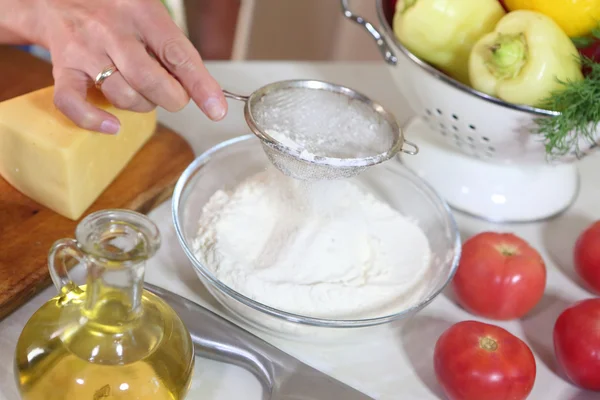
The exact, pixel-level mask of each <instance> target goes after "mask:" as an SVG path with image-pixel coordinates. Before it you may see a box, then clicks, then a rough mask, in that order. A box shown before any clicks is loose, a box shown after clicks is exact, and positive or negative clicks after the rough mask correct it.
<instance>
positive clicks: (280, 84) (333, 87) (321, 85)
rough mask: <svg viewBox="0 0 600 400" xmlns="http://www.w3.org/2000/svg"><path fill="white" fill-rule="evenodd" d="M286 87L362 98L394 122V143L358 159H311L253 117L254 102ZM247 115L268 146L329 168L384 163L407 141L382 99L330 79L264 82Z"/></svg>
mask: <svg viewBox="0 0 600 400" xmlns="http://www.w3.org/2000/svg"><path fill="white" fill-rule="evenodd" d="M285 89H308V90H327V91H329V92H334V93H340V94H342V95H345V96H348V97H349V98H351V99H352V100H358V101H360V102H362V103H364V104H366V105H368V106H370V107H371V108H372V109H373V110H374V112H376V113H377V114H379V115H380V116H381V117H383V118H384V119H385V121H386V122H387V123H389V124H390V126H391V128H392V130H393V131H394V132H396V133H397V134H396V137H395V138H394V142H393V143H392V146H390V148H389V149H388V150H386V151H385V152H382V153H378V154H375V155H372V156H368V157H356V158H339V157H326V156H318V155H315V154H311V156H310V158H307V157H306V156H305V155H304V154H303V152H302V151H301V150H298V149H297V148H292V147H288V146H286V145H284V144H282V143H281V142H279V141H278V140H276V139H274V138H273V137H272V136H270V135H269V134H268V133H266V132H265V131H264V130H262V129H261V128H260V125H259V124H258V123H257V122H256V120H255V119H254V116H253V112H252V109H253V105H254V104H255V103H256V102H258V101H259V100H260V99H261V98H262V97H264V96H266V95H268V94H269V93H271V92H273V91H275V90H285ZM244 118H245V119H246V123H247V124H248V127H249V128H250V130H251V131H252V132H253V133H254V134H255V135H256V136H258V138H259V139H260V140H261V141H262V143H263V144H265V145H267V146H268V147H269V148H271V149H272V150H275V151H277V152H280V153H284V154H286V155H289V156H292V157H293V158H295V159H297V160H298V161H301V162H303V163H306V164H312V165H319V166H325V167H335V168H359V167H368V166H372V165H376V164H380V163H382V162H384V161H387V160H390V159H391V158H393V157H394V156H395V155H396V154H398V153H399V152H401V151H402V147H403V145H404V143H405V139H404V130H403V129H402V127H401V126H400V125H399V124H398V121H397V119H396V117H395V116H394V115H393V114H392V113H391V112H389V111H388V110H387V109H386V108H385V107H383V106H382V105H381V104H379V103H378V102H376V101H374V100H372V99H371V98H369V97H368V96H366V95H364V94H363V93H361V92H359V91H357V90H355V89H352V88H349V87H347V86H344V85H338V84H335V83H331V82H326V81H322V80H318V79H288V80H282V81H276V82H272V83H269V84H267V85H264V86H262V87H260V88H258V89H257V90H255V91H254V92H252V94H250V96H248V98H247V100H246V102H245V105H244Z"/></svg>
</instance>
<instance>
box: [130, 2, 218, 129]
mask: <svg viewBox="0 0 600 400" xmlns="http://www.w3.org/2000/svg"><path fill="white" fill-rule="evenodd" d="M146 11H147V12H145V13H144V14H142V15H140V16H138V17H139V18H138V21H137V25H138V26H137V29H138V30H139V31H140V33H141V35H142V37H143V39H144V41H145V42H146V44H147V45H148V46H149V47H150V49H151V50H152V51H153V52H154V53H155V54H156V56H157V57H158V58H159V60H160V61H161V63H162V64H163V65H164V67H165V68H167V70H168V71H169V72H170V73H171V74H173V75H174V76H175V77H176V78H177V80H178V81H179V82H180V83H181V85H182V86H183V87H184V88H185V90H186V91H187V92H188V93H189V95H190V97H191V98H192V99H193V100H194V102H195V103H196V104H197V105H198V107H200V109H201V110H202V111H203V112H204V113H205V114H206V115H207V116H208V117H209V118H210V119H212V120H215V121H218V120H220V119H222V118H223V117H224V116H225V114H226V113H227V102H226V101H225V97H224V96H223V91H222V90H221V87H220V86H219V84H218V83H217V81H216V80H215V79H214V78H213V77H212V76H211V75H210V73H209V72H208V70H207V69H206V67H205V66H204V64H203V63H202V59H201V58H200V54H198V51H196V49H195V48H194V46H193V45H192V44H191V43H190V42H189V40H188V39H187V38H186V37H185V36H184V35H183V33H182V32H181V30H180V29H179V28H178V27H177V25H175V23H174V22H173V21H172V20H171V19H170V18H169V16H168V13H167V12H166V11H165V10H164V7H162V5H161V4H160V3H159V2H148V7H147V9H146Z"/></svg>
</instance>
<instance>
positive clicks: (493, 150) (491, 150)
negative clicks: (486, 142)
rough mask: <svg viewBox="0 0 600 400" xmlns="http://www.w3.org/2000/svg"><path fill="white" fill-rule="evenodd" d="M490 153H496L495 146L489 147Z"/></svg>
mask: <svg viewBox="0 0 600 400" xmlns="http://www.w3.org/2000/svg"><path fill="white" fill-rule="evenodd" d="M488 151H489V152H490V153H493V152H495V151H496V149H495V148H494V146H490V147H488Z"/></svg>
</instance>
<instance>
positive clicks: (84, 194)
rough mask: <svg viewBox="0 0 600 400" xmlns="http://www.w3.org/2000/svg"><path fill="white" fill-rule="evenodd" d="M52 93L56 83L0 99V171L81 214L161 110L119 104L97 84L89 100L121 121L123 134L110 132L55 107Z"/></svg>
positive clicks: (52, 203)
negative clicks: (75, 119) (131, 108)
mask: <svg viewBox="0 0 600 400" xmlns="http://www.w3.org/2000/svg"><path fill="white" fill-rule="evenodd" d="M53 96H54V87H52V86H51V87H47V88H44V89H41V90H37V91H35V92H32V93H28V94H26V95H23V96H19V97H16V98H13V99H10V100H7V101H4V102H2V103H0V176H2V177H3V178H4V179H5V180H6V181H7V182H8V183H10V184H11V185H12V186H14V187H15V188H16V189H17V190H19V191H20V192H21V193H23V194H24V195H26V196H28V197H30V198H31V199H33V200H35V201H37V202H38V203H40V204H42V205H44V206H46V207H48V208H50V209H51V210H53V211H55V212H57V213H59V214H61V215H63V216H65V217H67V218H70V219H72V220H77V219H79V218H80V217H81V216H82V215H83V213H84V212H85V211H86V210H87V209H88V208H89V207H90V206H91V205H92V203H94V201H95V200H96V199H97V198H98V197H99V196H100V194H102V192H104V190H105V189H106V188H107V187H108V185H110V183H111V182H112V181H113V180H114V179H115V178H116V176H117V175H118V174H119V173H120V172H121V171H122V170H123V168H125V166H126V165H127V163H128V162H129V161H130V160H131V158H132V157H133V156H134V155H135V153H136V152H137V151H138V150H139V149H140V148H141V147H142V146H143V145H144V143H145V142H146V141H147V140H148V139H149V138H150V137H151V136H152V134H153V133H154V131H155V129H156V112H155V111H152V112H149V113H134V112H131V111H124V110H119V109H117V108H115V107H113V106H112V105H110V104H109V103H108V102H107V101H106V100H105V99H104V98H103V97H102V95H101V94H99V92H97V91H95V90H92V91H90V93H89V95H88V101H90V102H92V103H93V104H95V105H96V106H98V107H100V108H102V109H103V110H106V111H108V112H109V113H111V114H113V115H115V116H116V117H117V118H118V119H119V120H120V122H121V130H120V131H119V134H118V135H106V134H102V133H96V132H92V131H87V130H84V129H81V128H79V127H77V126H76V125H75V124H74V123H73V122H71V121H70V120H69V119H67V118H66V117H65V116H64V115H63V114H62V113H61V112H60V111H58V110H57V109H56V107H55V106H54V103H53Z"/></svg>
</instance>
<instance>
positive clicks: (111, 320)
mask: <svg viewBox="0 0 600 400" xmlns="http://www.w3.org/2000/svg"><path fill="white" fill-rule="evenodd" d="M76 237H77V240H70V239H63V240H59V241H58V242H56V243H55V244H54V246H53V247H52V249H51V251H50V255H49V269H50V274H51V276H52V280H53V282H54V284H55V285H56V287H57V288H58V289H59V291H60V293H59V295H58V296H56V297H54V298H53V299H51V300H50V301H48V302H47V303H46V304H44V305H43V306H42V307H41V308H40V309H39V310H38V311H37V312H36V313H35V314H34V315H33V316H32V317H31V319H30V320H29V321H28V323H27V325H26V326H25V328H24V329H23V332H22V333H21V336H20V337H19V341H18V343H17V348H16V354H15V376H16V379H17V385H18V387H19V390H20V392H21V396H22V398H23V399H24V400H38V399H40V400H42V399H43V400H55V399H56V400H59V399H60V400H65V399H76V400H109V399H123V400H125V399H139V400H144V399H153V400H162V399H173V400H175V399H183V398H184V397H185V395H186V393H187V391H188V389H189V386H190V382H191V377H192V372H193V367H194V349H193V344H192V341H191V337H190V334H189V332H188V331H187V329H186V328H185V326H184V325H183V323H182V321H181V320H180V318H179V317H178V315H177V314H176V313H175V312H174V311H173V309H171V307H170V306H169V305H167V304H166V303H165V302H164V301H163V300H161V299H160V298H159V297H157V296H155V295H153V294H151V293H149V292H148V291H146V290H144V289H143V280H144V267H145V261H146V260H147V259H148V258H150V257H152V255H153V254H154V253H155V252H156V250H157V249H158V247H159V245H160V239H159V233H158V229H157V228H156V226H155V225H154V224H153V223H152V222H151V221H150V220H149V219H148V218H146V217H145V216H143V215H141V214H138V213H134V212H131V211H124V210H107V211H100V212H97V213H94V214H91V215H89V216H88V217H86V218H85V219H84V220H83V221H82V222H81V223H80V224H79V225H78V227H77V230H76ZM73 260H76V261H78V262H80V263H83V264H85V267H86V270H87V282H86V284H85V285H83V286H77V285H75V284H74V283H73V282H72V281H71V279H70V278H69V276H68V274H67V268H66V265H67V263H69V262H73Z"/></svg>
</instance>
